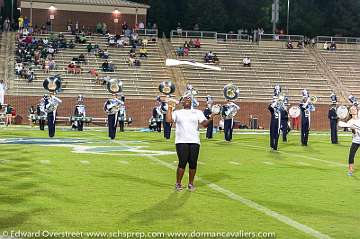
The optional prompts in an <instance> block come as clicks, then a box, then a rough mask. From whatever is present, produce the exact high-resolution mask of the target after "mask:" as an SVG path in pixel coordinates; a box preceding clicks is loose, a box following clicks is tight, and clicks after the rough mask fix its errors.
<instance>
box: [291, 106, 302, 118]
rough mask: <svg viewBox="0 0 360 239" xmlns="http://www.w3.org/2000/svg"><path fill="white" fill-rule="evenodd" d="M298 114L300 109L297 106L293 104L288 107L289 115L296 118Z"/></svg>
mask: <svg viewBox="0 0 360 239" xmlns="http://www.w3.org/2000/svg"><path fill="white" fill-rule="evenodd" d="M300 114H301V110H300V107H299V106H296V105H294V106H291V107H290V109H289V115H290V117H291V118H297V117H299V116H300Z"/></svg>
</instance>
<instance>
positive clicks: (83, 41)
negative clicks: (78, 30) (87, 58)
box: [79, 33, 87, 44]
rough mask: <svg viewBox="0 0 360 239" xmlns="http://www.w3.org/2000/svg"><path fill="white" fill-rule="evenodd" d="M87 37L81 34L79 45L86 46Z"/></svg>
mask: <svg viewBox="0 0 360 239" xmlns="http://www.w3.org/2000/svg"><path fill="white" fill-rule="evenodd" d="M86 40H87V39H86V36H85V34H84V33H83V34H81V35H80V37H79V43H80V44H85V43H86Z"/></svg>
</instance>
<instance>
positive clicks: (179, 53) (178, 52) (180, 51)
mask: <svg viewBox="0 0 360 239" xmlns="http://www.w3.org/2000/svg"><path fill="white" fill-rule="evenodd" d="M176 55H177V56H184V48H183V47H181V46H180V47H178V48H176Z"/></svg>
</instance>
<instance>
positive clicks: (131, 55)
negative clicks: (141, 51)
mask: <svg viewBox="0 0 360 239" xmlns="http://www.w3.org/2000/svg"><path fill="white" fill-rule="evenodd" d="M135 50H136V48H135V47H132V48H131V49H130V52H129V56H130V57H133V58H135V57H136V52H135Z"/></svg>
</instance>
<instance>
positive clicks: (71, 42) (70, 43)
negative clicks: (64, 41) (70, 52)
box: [68, 40, 75, 49]
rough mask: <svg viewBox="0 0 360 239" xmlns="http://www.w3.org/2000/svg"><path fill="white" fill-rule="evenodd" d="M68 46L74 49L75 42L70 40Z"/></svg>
mask: <svg viewBox="0 0 360 239" xmlns="http://www.w3.org/2000/svg"><path fill="white" fill-rule="evenodd" d="M68 47H69V48H70V49H74V48H75V44H74V42H73V40H70V42H69V45H68Z"/></svg>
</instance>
